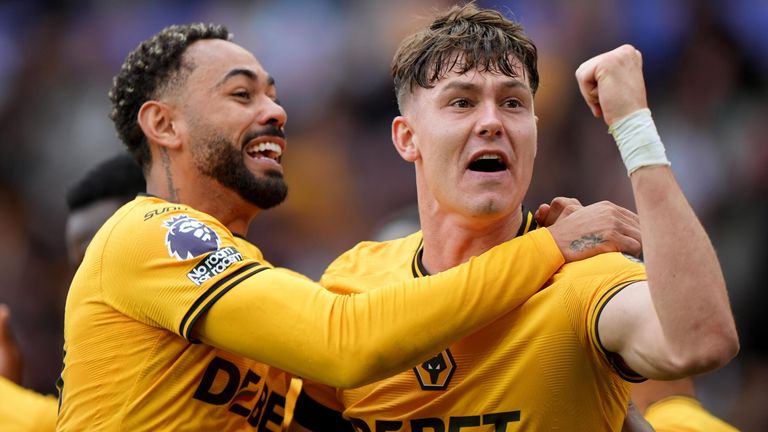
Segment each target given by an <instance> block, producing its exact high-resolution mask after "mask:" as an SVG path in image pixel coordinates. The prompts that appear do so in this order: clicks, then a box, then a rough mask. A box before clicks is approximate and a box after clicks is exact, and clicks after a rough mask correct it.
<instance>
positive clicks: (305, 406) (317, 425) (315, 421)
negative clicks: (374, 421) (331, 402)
mask: <svg viewBox="0 0 768 432" xmlns="http://www.w3.org/2000/svg"><path fill="white" fill-rule="evenodd" d="M293 421H295V422H296V423H298V424H299V425H301V426H303V427H305V428H307V429H309V430H311V431H313V432H354V431H355V429H354V428H353V427H352V423H350V422H348V421H347V420H344V417H342V415H341V413H340V412H338V411H336V410H334V409H331V408H328V407H327V406H325V405H323V404H321V403H319V402H317V401H316V400H314V399H312V398H311V397H310V396H309V395H307V394H306V393H305V392H304V391H302V392H301V393H300V394H299V397H298V399H297V400H296V408H295V409H294V412H293Z"/></svg>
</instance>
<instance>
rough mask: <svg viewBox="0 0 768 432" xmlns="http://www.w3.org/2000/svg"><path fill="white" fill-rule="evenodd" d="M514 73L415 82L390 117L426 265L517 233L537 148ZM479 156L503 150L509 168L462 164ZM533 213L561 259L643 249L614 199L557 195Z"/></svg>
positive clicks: (529, 98)
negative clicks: (412, 182)
mask: <svg viewBox="0 0 768 432" xmlns="http://www.w3.org/2000/svg"><path fill="white" fill-rule="evenodd" d="M517 76H518V77H521V78H511V77H508V76H505V75H500V74H492V73H477V72H476V71H469V72H468V73H466V74H463V75H459V74H457V73H456V72H450V73H449V74H448V75H447V76H446V77H445V78H444V79H442V80H440V81H439V82H437V83H435V84H436V85H435V87H434V88H431V89H425V88H421V87H419V88H416V89H415V90H414V91H413V93H412V94H410V95H408V96H407V98H406V100H405V103H404V104H403V105H404V109H403V115H401V116H398V117H396V118H395V119H394V120H393V122H392V141H393V143H394V145H395V148H396V150H397V151H398V153H399V154H400V156H401V157H402V158H403V159H405V160H406V161H409V162H412V163H413V164H414V166H415V170H416V185H417V193H418V200H419V217H420V220H421V227H422V230H423V232H424V238H425V245H427V244H429V243H431V244H432V245H433V246H432V247H425V249H424V257H423V262H424V265H425V266H426V267H427V268H428V269H429V270H430V272H433V273H434V272H439V271H442V270H445V269H447V268H450V267H452V266H455V265H457V264H460V263H462V262H465V261H466V260H467V259H469V257H471V256H473V255H479V254H481V253H483V252H485V251H486V250H488V249H489V248H491V247H493V246H495V245H497V244H498V243H500V242H503V241H506V240H509V239H511V238H513V237H514V236H515V235H516V234H517V230H518V228H519V226H520V223H521V218H522V213H521V203H522V200H523V197H524V196H525V193H526V191H527V189H528V186H529V185H530V182H531V176H532V170H533V161H534V158H535V157H536V149H537V141H536V140H537V129H536V122H537V118H536V115H535V107H534V101H533V94H532V92H531V90H530V86H529V85H528V83H527V80H526V79H525V73H524V72H523V70H522V68H521V66H520V64H519V63H518V64H517ZM446 124H450V125H451V127H450V128H446V127H445V126H444V125H446ZM483 154H494V155H498V156H500V157H501V158H502V160H504V161H505V162H506V166H507V169H506V170H503V171H500V172H495V173H483V172H477V171H472V170H469V168H468V166H469V163H470V162H471V161H472V160H473V159H476V158H477V157H478V156H480V155H483ZM574 201H575V203H574ZM550 206H551V208H552V210H553V211H552V212H549V209H550ZM539 213H540V216H539V221H540V222H542V223H543V224H544V225H546V226H548V227H549V229H550V231H552V232H553V235H554V236H555V238H556V241H558V245H559V246H560V249H561V250H562V251H563V254H564V256H566V260H567V261H570V260H571V259H570V257H571V255H576V254H580V253H583V252H585V251H600V252H607V251H616V250H622V251H625V252H628V253H631V254H635V255H637V254H639V253H640V250H641V245H640V232H639V225H638V221H637V217H636V215H634V214H633V213H632V212H630V211H628V210H625V209H622V208H620V207H618V206H616V205H614V204H611V203H608V202H602V203H597V204H593V205H591V206H587V207H582V206H581V204H580V203H578V201H576V200H571V199H567V198H557V199H555V200H554V201H553V202H552V203H551V205H545V206H542V210H541V211H540V212H539ZM547 213H548V214H550V215H551V216H550V217H547V216H546V214H547ZM556 221H568V222H570V223H575V224H578V225H579V226H580V227H581V231H579V232H578V234H575V232H568V233H565V232H561V231H560V230H559V227H558V226H557V225H558V224H556V223H555V222H556ZM552 224H554V225H552ZM585 233H586V234H585ZM435 239H439V240H437V241H436V240H435ZM428 242H429V243H428Z"/></svg>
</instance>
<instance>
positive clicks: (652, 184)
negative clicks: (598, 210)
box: [576, 45, 739, 379]
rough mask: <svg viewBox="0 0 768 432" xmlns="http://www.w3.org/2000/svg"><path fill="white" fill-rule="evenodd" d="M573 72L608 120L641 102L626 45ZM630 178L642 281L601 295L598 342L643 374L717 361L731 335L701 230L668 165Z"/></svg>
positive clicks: (636, 70) (667, 373) (732, 343)
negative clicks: (644, 274) (637, 220)
mask: <svg viewBox="0 0 768 432" xmlns="http://www.w3.org/2000/svg"><path fill="white" fill-rule="evenodd" d="M576 80H577V82H578V84H579V89H580V91H581V93H582V95H583V96H584V99H585V101H586V102H587V105H588V106H589V107H590V109H591V110H592V112H593V114H594V115H595V116H602V117H603V119H604V120H605V123H606V124H607V125H608V126H611V125H612V124H613V123H614V122H616V121H618V120H620V119H622V118H624V117H626V116H628V115H629V114H631V113H633V112H635V111H637V110H638V109H643V108H647V107H648V103H647V99H646V95H645V83H644V80H643V73H642V56H641V54H640V52H639V51H638V50H636V49H635V48H634V47H632V46H630V45H624V46H621V47H619V48H616V49H614V50H612V51H609V52H607V53H604V54H601V55H598V56H596V57H594V58H592V59H590V60H588V61H586V62H584V63H583V64H582V65H581V66H580V67H579V68H578V69H577V71H576ZM630 181H631V183H632V190H633V193H634V196H635V204H636V206H637V210H638V215H639V216H640V228H641V234H642V238H643V249H644V251H645V254H644V259H645V264H646V268H647V272H648V281H647V282H640V283H637V284H634V286H632V287H630V288H632V289H625V290H622V291H621V292H620V293H619V294H618V295H616V296H615V297H614V298H613V299H612V300H611V301H610V302H608V304H607V305H606V307H605V309H604V311H603V314H602V315H601V319H600V322H599V324H598V326H599V328H598V329H599V332H600V335H601V341H602V343H603V344H604V346H605V347H606V348H607V349H608V350H610V351H613V352H616V353H619V354H620V355H621V356H622V358H623V359H624V360H625V362H626V363H627V364H628V365H629V366H630V367H631V368H632V369H634V370H635V371H637V372H639V373H640V374H642V375H644V376H646V377H648V378H654V379H677V378H681V377H684V376H689V375H695V374H698V373H703V372H707V371H710V370H713V369H716V368H718V367H721V366H723V365H725V364H726V363H727V362H728V361H730V360H731V359H732V358H733V357H734V356H735V355H736V353H737V352H738V349H739V342H738V336H737V334H736V326H735V324H734V321H733V315H732V314H731V310H730V304H729V301H728V294H727V291H726V289H725V280H724V278H723V273H722V270H721V268H720V263H719V262H718V260H717V256H716V254H715V251H714V248H713V247H712V243H711V242H710V240H709V237H708V236H707V233H706V231H705V230H704V228H703V227H702V225H701V223H700V222H699V220H698V219H697V217H696V215H695V213H694V212H693V209H691V206H690V204H689V203H688V201H687V200H686V198H685V196H684V195H683V193H682V191H681V190H680V187H679V185H678V184H677V181H676V180H675V177H674V175H673V173H672V170H671V169H670V167H669V166H648V167H642V168H640V169H638V170H637V171H635V172H634V173H633V174H632V175H631V176H630Z"/></svg>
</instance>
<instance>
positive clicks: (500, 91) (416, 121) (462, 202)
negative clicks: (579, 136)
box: [393, 63, 536, 218]
mask: <svg viewBox="0 0 768 432" xmlns="http://www.w3.org/2000/svg"><path fill="white" fill-rule="evenodd" d="M516 72H517V74H516V76H517V77H510V76H507V75H503V74H500V73H496V72H488V71H486V72H478V71H477V70H475V69H473V70H470V71H468V72H466V73H463V74H459V73H457V72H455V71H452V72H449V73H448V74H446V76H445V77H444V78H442V79H440V80H439V81H437V82H435V83H434V84H435V85H434V87H432V88H424V87H416V88H415V89H414V90H413V92H412V93H411V94H409V95H408V96H407V98H406V100H407V102H406V103H405V104H404V106H403V113H404V115H403V116H400V117H398V118H396V119H395V121H394V122H393V139H394V140H395V144H396V147H398V150H399V152H400V154H401V155H402V156H403V158H405V159H406V160H409V161H412V162H414V163H415V165H416V177H417V185H418V189H419V200H420V201H421V202H423V203H424V204H425V205H427V206H432V207H434V208H437V209H438V211H443V212H449V213H459V214H462V215H464V216H467V217H471V218H484V217H508V216H510V215H512V214H513V212H515V211H519V209H520V205H521V202H522V200H523V197H524V196H525V193H526V191H527V189H528V186H529V185H530V181H531V175H532V170H533V161H534V158H535V156H536V117H535V113H534V105H533V94H532V92H531V89H530V87H529V85H528V83H527V80H525V77H526V74H525V72H524V71H523V69H522V67H521V66H520V65H519V63H518V65H517V71H516Z"/></svg>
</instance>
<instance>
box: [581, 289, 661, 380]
mask: <svg viewBox="0 0 768 432" xmlns="http://www.w3.org/2000/svg"><path fill="white" fill-rule="evenodd" d="M635 282H641V281H640V280H634V281H629V282H624V283H623V284H620V285H616V286H615V287H612V288H611V289H610V290H608V292H606V293H605V294H603V298H605V296H606V295H607V296H608V298H606V299H605V300H603V298H601V299H600V300H599V302H602V305H600V309H599V310H598V311H597V317H595V323H594V326H595V338H596V339H597V345H598V346H599V347H600V351H601V352H602V354H603V356H604V357H605V359H606V360H607V361H608V363H609V364H610V365H611V367H612V368H613V370H614V371H616V373H617V374H619V376H620V377H621V378H622V379H623V380H624V381H629V382H631V383H640V382H643V381H646V380H647V379H648V378H646V377H644V376H642V375H640V374H639V373H637V372H635V371H634V370H632V368H630V367H629V366H628V365H627V363H626V362H624V359H623V358H621V356H620V355H619V354H617V353H615V352H611V351H608V350H607V349H606V348H605V347H604V346H603V341H601V340H600V330H599V326H598V324H599V323H600V314H602V313H603V309H605V305H607V304H608V303H609V302H610V301H611V299H612V298H613V297H615V296H616V294H618V293H620V292H621V291H622V290H623V289H624V288H626V287H628V286H630V285H632V284H633V283H635ZM617 287H618V289H616V290H615V291H613V289H614V288H617Z"/></svg>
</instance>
